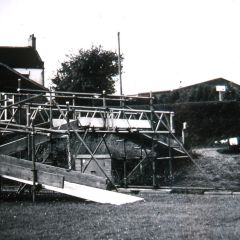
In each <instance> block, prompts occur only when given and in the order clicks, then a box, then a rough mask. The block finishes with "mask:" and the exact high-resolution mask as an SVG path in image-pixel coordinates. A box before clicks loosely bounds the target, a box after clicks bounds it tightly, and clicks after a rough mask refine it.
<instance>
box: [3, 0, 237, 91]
mask: <svg viewBox="0 0 240 240" xmlns="http://www.w3.org/2000/svg"><path fill="white" fill-rule="evenodd" d="M239 13H240V0H0V29H1V31H0V45H2V46H25V45H27V40H28V37H29V35H30V34H34V35H35V36H36V37H37V50H38V52H39V54H40V56H41V58H42V60H43V61H44V62H45V71H46V72H45V77H46V80H48V79H50V78H51V77H53V76H54V73H55V72H56V70H57V68H59V66H60V63H61V62H62V61H64V60H65V59H66V57H65V55H66V54H69V53H76V52H77V51H78V49H80V48H90V47H91V45H92V44H94V45H102V46H103V48H104V49H106V50H113V51H115V50H116V51H117V32H120V33H121V52H122V53H123V55H124V58H125V60H124V62H123V66H124V69H123V71H124V74H123V76H122V79H123V92H124V94H131V93H138V92H145V91H160V90H167V89H173V88H178V87H179V86H180V82H182V84H181V85H182V86H187V85H190V84H194V83H198V82H202V81H207V80H210V79H213V78H218V77H223V78H226V79H228V80H230V81H234V82H236V83H238V84H240V14H239ZM116 88H117V90H119V85H118V83H117V84H116Z"/></svg>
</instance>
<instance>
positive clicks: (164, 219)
mask: <svg viewBox="0 0 240 240" xmlns="http://www.w3.org/2000/svg"><path fill="white" fill-rule="evenodd" d="M140 196H141V197H144V198H145V201H144V202H138V203H134V204H127V205H123V206H113V205H102V204H97V203H92V202H85V201H80V200H78V199H75V198H71V197H65V196H62V195H50V196H49V195H44V194H42V195H38V197H37V199H38V202H37V203H36V204H33V203H31V199H30V198H29V197H25V198H22V199H16V197H11V196H10V197H9V196H2V198H1V202H0V216H1V219H0V233H1V234H0V239H69V240H70V239H85V240H87V239H164V240H165V239H239V238H240V204H239V200H240V195H221V196H213V195H190V194H185V195H183V194H159V193H158V194H156V193H141V194H140Z"/></svg>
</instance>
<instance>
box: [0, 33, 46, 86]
mask: <svg viewBox="0 0 240 240" xmlns="http://www.w3.org/2000/svg"><path fill="white" fill-rule="evenodd" d="M0 63H1V69H4V73H2V72H0V84H1V85H0V89H2V86H4V85H3V81H7V79H6V76H7V75H6V71H7V70H9V74H10V75H11V78H12V75H13V74H15V75H16V77H18V78H23V79H24V81H27V79H28V80H29V81H30V82H31V81H34V82H35V83H37V85H36V86H39V87H40V89H42V87H43V88H44V62H43V61H42V59H41V57H40V55H39V54H38V51H37V49H36V38H35V37H34V35H33V34H32V35H30V37H29V42H28V46H26V47H0ZM19 74H20V75H19ZM3 78H4V79H3ZM12 83H13V81H12ZM30 86H32V82H31V83H30V84H29V87H30ZM12 87H13V86H12ZM15 88H16V86H15Z"/></svg>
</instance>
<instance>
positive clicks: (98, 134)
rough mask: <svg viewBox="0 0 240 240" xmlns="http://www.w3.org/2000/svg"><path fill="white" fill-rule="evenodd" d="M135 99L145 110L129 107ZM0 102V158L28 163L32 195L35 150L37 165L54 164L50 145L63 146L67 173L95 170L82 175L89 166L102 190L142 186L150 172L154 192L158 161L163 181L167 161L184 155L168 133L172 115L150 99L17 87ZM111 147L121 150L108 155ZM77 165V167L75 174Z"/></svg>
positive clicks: (171, 131)
mask: <svg viewBox="0 0 240 240" xmlns="http://www.w3.org/2000/svg"><path fill="white" fill-rule="evenodd" d="M136 101H141V102H142V101H144V102H145V105H148V109H136V108H133V107H130V106H131V105H130V104H131V103H133V102H136ZM0 104H1V105H0V133H1V138H2V141H1V145H0V154H1V156H12V157H15V158H17V159H19V160H20V159H25V160H30V161H31V164H32V167H31V171H32V175H33V177H32V185H33V193H35V189H36V182H38V183H39V181H38V173H37V172H38V171H37V169H36V163H37V162H39V159H38V157H37V156H38V155H39V153H41V149H45V151H46V148H47V152H48V156H47V157H45V158H44V159H43V157H41V164H48V165H49V164H51V165H53V166H54V165H55V164H56V163H54V156H53V155H54V147H55V146H54V143H53V142H54V141H58V142H59V141H62V142H64V146H65V149H66V162H67V164H66V165H65V168H66V169H67V170H68V171H69V172H74V173H75V172H79V174H80V173H81V174H85V173H88V174H91V173H92V174H95V175H96V171H92V172H91V171H90V172H89V171H87V169H88V168H91V169H92V168H93V164H94V167H95V168H97V169H98V171H97V175H98V176H96V177H99V176H101V177H103V178H105V179H106V180H107V184H106V188H111V189H112V188H114V189H117V187H118V186H124V187H128V186H129V185H130V184H139V183H141V184H143V185H147V184H149V181H148V183H146V182H144V181H145V180H146V177H145V175H144V174H146V172H147V171H148V172H149V171H150V172H151V174H150V175H151V177H150V178H151V179H150V181H151V184H150V185H152V187H154V188H156V187H158V185H159V183H158V179H157V176H158V172H157V171H158V167H157V165H158V163H159V162H161V161H167V167H166V166H165V167H164V168H167V170H166V169H163V171H164V175H165V176H164V177H166V175H167V177H168V178H169V179H172V176H173V174H172V164H173V159H175V158H185V157H189V155H188V153H187V152H186V150H185V149H184V147H183V145H182V143H181V142H180V141H179V140H178V139H177V138H176V136H175V135H174V134H175V129H174V112H172V111H159V110H155V109H154V106H153V98H152V96H150V97H139V96H116V95H107V94H105V92H103V94H96V93H94V94H93V93H75V92H61V91H52V90H50V91H40V90H29V89H18V92H17V93H0ZM89 138H90V139H94V144H93V143H92V141H91V140H89ZM113 141H114V143H113ZM129 142H131V144H130V145H128V144H129ZM44 144H45V145H44ZM46 144H47V145H46ZM114 145H116V146H115V148H120V147H121V148H122V150H121V151H118V152H117V153H113V152H114V151H113V150H112V149H114ZM103 146H104V147H103ZM103 148H104V152H101V151H103V150H102V149H103ZM42 151H43V150H42ZM129 151H130V153H129ZM131 152H134V154H135V156H132V155H133V154H131ZM104 154H105V155H106V154H107V157H106V158H107V159H109V161H110V165H111V167H110V172H108V173H106V169H105V168H104V164H105V163H104V164H101V163H102V155H104ZM86 155H88V156H86ZM83 156H85V157H83ZM8 159H9V158H8ZM77 162H78V163H79V164H80V165H81V167H80V168H79V169H80V170H79V169H78V171H76V164H77ZM37 164H39V163H37ZM114 167H115V168H114ZM149 169H150V170H149ZM166 172H167V173H166ZM99 173H100V174H99ZM1 175H3V174H1ZM148 175H149V174H148ZM136 178H137V179H138V181H135V182H134V180H133V179H136ZM139 179H140V180H139ZM59 181H60V180H58V183H59ZM61 181H62V180H61ZM61 181H60V182H61ZM33 198H35V197H34V194H33Z"/></svg>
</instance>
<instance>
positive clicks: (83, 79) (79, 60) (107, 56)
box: [52, 46, 123, 94]
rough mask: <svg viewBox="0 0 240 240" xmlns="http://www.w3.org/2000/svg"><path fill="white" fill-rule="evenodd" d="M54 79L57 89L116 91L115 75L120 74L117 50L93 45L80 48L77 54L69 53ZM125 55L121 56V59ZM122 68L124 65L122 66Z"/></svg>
mask: <svg viewBox="0 0 240 240" xmlns="http://www.w3.org/2000/svg"><path fill="white" fill-rule="evenodd" d="M67 57H68V60H67V61H65V62H63V63H62V64H61V68H60V69H58V70H57V74H56V76H55V77H54V78H53V79H52V82H53V83H54V84H55V90H58V91H74V92H89V93H91V92H92V93H102V91H103V90H105V91H106V93H108V94H111V93H114V92H115V89H114V84H115V81H114V77H116V76H117V75H118V55H117V53H116V52H112V51H107V50H104V49H102V47H101V46H99V47H96V46H92V47H91V49H89V50H84V49H80V50H79V52H78V54H77V55H68V56H67ZM122 59H123V57H122V56H121V60H122ZM121 68H122V66H121Z"/></svg>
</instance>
